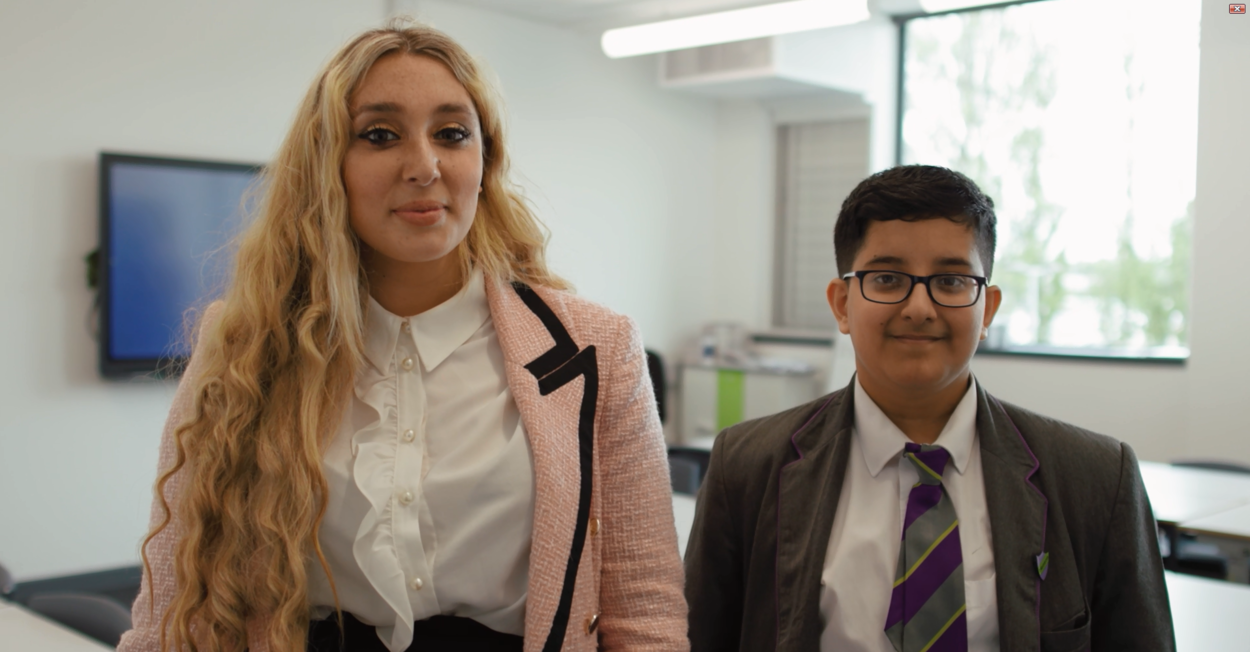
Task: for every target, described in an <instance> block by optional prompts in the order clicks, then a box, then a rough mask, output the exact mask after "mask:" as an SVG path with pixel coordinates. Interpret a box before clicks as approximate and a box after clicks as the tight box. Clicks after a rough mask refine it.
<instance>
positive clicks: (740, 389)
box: [681, 364, 824, 448]
mask: <svg viewBox="0 0 1250 652" xmlns="http://www.w3.org/2000/svg"><path fill="white" fill-rule="evenodd" d="M823 389H824V388H823V387H822V386H821V383H820V381H819V379H818V376H817V374H816V373H815V372H805V373H785V372H777V371H771V370H754V369H742V368H735V367H717V366H710V365H709V366H705V365H690V364H685V365H682V366H681V444H682V445H684V446H694V447H701V448H710V447H711V445H712V440H713V439H714V438H715V437H716V434H717V433H719V432H720V431H721V430H722V429H724V428H726V427H728V426H731V425H733V424H735V423H739V422H742V421H745V420H748V419H755V418H757V417H763V416H767V415H770V414H775V413H777V412H781V411H782V410H786V409H788V408H792V407H794V406H796V405H801V404H803V403H806V402H808V401H811V400H813V399H815V398H816V397H818V396H820V395H821V394H822V393H823V392H822V390H823Z"/></svg>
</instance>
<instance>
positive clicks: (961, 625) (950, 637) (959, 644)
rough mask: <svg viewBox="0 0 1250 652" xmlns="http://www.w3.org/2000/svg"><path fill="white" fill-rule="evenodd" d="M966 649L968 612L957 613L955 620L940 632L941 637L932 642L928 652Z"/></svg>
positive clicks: (962, 650)
mask: <svg viewBox="0 0 1250 652" xmlns="http://www.w3.org/2000/svg"><path fill="white" fill-rule="evenodd" d="M967 651H968V612H967V611H965V612H963V613H961V614H959V617H958V618H956V619H955V622H953V623H951V626H950V627H947V628H946V631H945V632H942V637H941V638H939V639H938V640H937V641H935V642H934V643H933V647H931V648H929V651H928V652H967Z"/></svg>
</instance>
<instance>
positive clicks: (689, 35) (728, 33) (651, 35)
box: [601, 0, 869, 59]
mask: <svg viewBox="0 0 1250 652" xmlns="http://www.w3.org/2000/svg"><path fill="white" fill-rule="evenodd" d="M868 17H869V15H868V0H797V1H794V2H778V3H776V4H770V5H763V6H760V7H750V8H747V9H735V10H733V11H723V12H720V13H715V14H705V15H703V16H691V17H690V18H678V19H677V20H666V21H663V22H659V23H649V24H646V25H635V26H634V27H622V28H620V29H610V30H608V31H606V32H604V33H603V39H602V41H601V43H602V45H603V53H604V54H606V55H608V56H609V57H611V58H613V59H619V58H621V57H632V56H635V55H639V54H651V53H652V52H667V51H670V50H684V49H686V48H697V47H700V46H704V45H715V44H717V43H729V42H731V41H745V40H747V39H753V38H761V37H764V36H775V35H777V34H790V33H793V32H805V31H807V30H812V29H821V28H824V27H837V26H838V25H849V24H851V23H858V22H860V21H864V20H868Z"/></svg>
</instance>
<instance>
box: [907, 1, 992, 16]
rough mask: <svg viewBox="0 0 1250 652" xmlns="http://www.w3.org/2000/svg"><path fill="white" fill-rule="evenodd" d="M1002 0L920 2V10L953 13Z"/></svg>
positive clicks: (932, 12) (934, 12) (933, 12)
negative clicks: (952, 11) (957, 10)
mask: <svg viewBox="0 0 1250 652" xmlns="http://www.w3.org/2000/svg"><path fill="white" fill-rule="evenodd" d="M999 2H1002V0H990V1H989V2H987V1H986V0H920V8H921V9H924V10H925V11H926V12H928V13H931V14H936V13H938V12H939V11H951V10H952V9H966V8H968V7H979V6H981V5H990V4H997V3H999Z"/></svg>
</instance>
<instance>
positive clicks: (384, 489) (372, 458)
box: [351, 365, 413, 650]
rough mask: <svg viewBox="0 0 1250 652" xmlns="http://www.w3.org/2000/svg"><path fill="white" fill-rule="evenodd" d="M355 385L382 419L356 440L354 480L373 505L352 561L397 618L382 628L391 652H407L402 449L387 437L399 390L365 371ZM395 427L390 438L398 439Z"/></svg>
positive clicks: (359, 395)
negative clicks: (398, 496) (400, 532)
mask: <svg viewBox="0 0 1250 652" xmlns="http://www.w3.org/2000/svg"><path fill="white" fill-rule="evenodd" d="M360 373H361V377H360V378H359V379H357V381H356V396H357V398H359V399H360V401H361V402H362V403H364V405H365V406H368V408H370V409H372V410H374V411H375V412H376V414H377V419H376V420H374V421H372V422H371V423H369V424H368V425H366V426H365V427H363V428H361V429H360V430H358V431H357V432H356V434H355V435H353V436H352V440H351V445H352V457H353V458H354V461H353V463H352V480H353V482H355V483H356V489H357V490H359V491H360V493H361V495H363V496H364V497H365V498H366V499H368V501H369V505H370V510H369V513H368V514H365V516H364V518H363V519H362V520H361V522H360V529H359V530H357V532H356V540H355V541H354V542H353V544H352V556H353V557H355V559H356V564H357V565H358V566H359V567H360V570H361V572H363V573H364V576H365V577H366V578H368V580H369V583H370V584H372V585H373V586H374V587H375V588H376V589H377V591H378V595H380V596H381V597H382V599H383V600H385V601H386V603H387V604H388V605H390V607H391V609H392V610H393V611H394V612H395V622H394V625H392V626H389V627H388V626H378V627H377V632H378V636H379V638H380V639H382V641H383V642H384V643H386V645H387V647H388V648H390V649H391V650H405V649H407V648H408V646H409V645H410V644H411V643H412V639H413V624H412V603H411V602H410V601H409V600H408V589H407V579H406V578H405V576H404V571H403V569H402V568H401V567H400V563H399V558H398V557H396V555H395V550H396V548H397V547H398V544H397V542H396V541H395V534H394V531H393V529H392V523H393V520H392V519H393V514H392V511H393V510H394V508H395V502H394V495H393V494H394V487H395V466H396V454H397V450H396V447H397V443H396V441H395V438H394V436H393V434H388V429H387V424H394V423H397V422H398V418H399V411H398V401H397V399H396V395H395V392H396V388H395V385H394V383H393V382H388V381H387V378H386V376H385V375H383V374H381V373H378V371H377V370H375V369H372V368H370V367H369V366H367V365H362V368H361V370H360ZM393 431H394V427H391V429H390V432H392V433H393Z"/></svg>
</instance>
